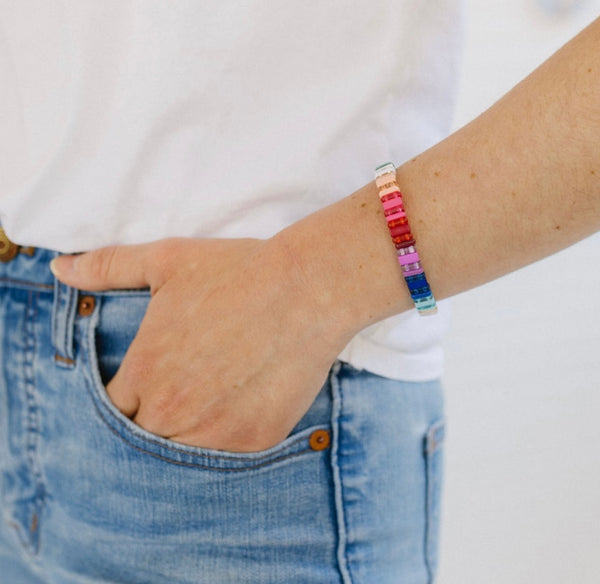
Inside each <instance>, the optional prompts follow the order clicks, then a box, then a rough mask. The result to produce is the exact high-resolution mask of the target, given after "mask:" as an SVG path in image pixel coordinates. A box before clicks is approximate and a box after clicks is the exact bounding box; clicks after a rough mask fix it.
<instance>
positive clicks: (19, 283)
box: [0, 277, 54, 290]
mask: <svg viewBox="0 0 600 584" xmlns="http://www.w3.org/2000/svg"><path fill="white" fill-rule="evenodd" d="M0 283H2V284H14V285H15V286H19V287H25V288H41V289H43V290H52V289H53V288H54V285H53V284H38V283H36V282H28V281H27V280H16V279H14V278H6V277H1V278H0Z"/></svg>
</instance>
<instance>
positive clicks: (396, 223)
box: [388, 217, 408, 229]
mask: <svg viewBox="0 0 600 584" xmlns="http://www.w3.org/2000/svg"><path fill="white" fill-rule="evenodd" d="M400 225H408V219H407V218H406V217H402V218H401V219H394V221H388V227H389V228H390V229H393V228H394V227H399V226H400Z"/></svg>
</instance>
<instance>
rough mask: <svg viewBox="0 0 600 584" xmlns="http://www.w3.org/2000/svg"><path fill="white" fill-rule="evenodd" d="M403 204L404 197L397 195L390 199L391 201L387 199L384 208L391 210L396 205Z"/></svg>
mask: <svg viewBox="0 0 600 584" xmlns="http://www.w3.org/2000/svg"><path fill="white" fill-rule="evenodd" d="M401 205H402V197H396V198H395V199H390V200H389V201H385V202H384V203H383V208H384V210H385V211H389V210H390V209H393V208H394V207H398V206H401Z"/></svg>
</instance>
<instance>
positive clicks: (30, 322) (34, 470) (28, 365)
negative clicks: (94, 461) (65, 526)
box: [23, 292, 45, 555]
mask: <svg viewBox="0 0 600 584" xmlns="http://www.w3.org/2000/svg"><path fill="white" fill-rule="evenodd" d="M26 314H27V316H26V319H25V340H26V343H25V358H24V361H23V364H24V370H23V373H24V376H23V381H24V386H25V396H26V403H27V423H26V426H25V427H26V431H27V440H26V449H27V459H28V463H29V467H30V472H31V476H32V478H33V481H34V485H35V498H34V508H35V514H36V516H37V519H36V520H35V521H36V524H35V526H33V524H30V525H26V526H23V527H24V529H25V531H26V533H27V534H28V545H27V547H28V548H29V549H30V550H31V552H32V554H33V555H36V554H37V553H38V551H39V547H40V541H39V533H40V526H39V519H40V515H41V511H42V508H43V506H44V498H45V497H44V492H45V487H44V481H43V478H42V472H41V468H40V465H39V462H38V460H37V457H36V455H37V451H38V448H39V410H38V404H37V402H36V399H35V372H34V359H35V355H36V342H35V333H34V331H33V326H34V324H35V321H36V320H37V305H36V303H35V302H34V300H33V293H32V292H29V294H28V296H27V313H26ZM32 521H33V518H32ZM33 527H35V529H34V528H33Z"/></svg>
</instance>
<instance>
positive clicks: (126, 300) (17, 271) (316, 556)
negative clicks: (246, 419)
mask: <svg viewBox="0 0 600 584" xmlns="http://www.w3.org/2000/svg"><path fill="white" fill-rule="evenodd" d="M53 255H54V254H53V252H49V251H44V250H39V249H38V250H36V251H35V253H34V254H33V256H30V255H27V254H19V255H17V257H16V258H15V259H14V260H12V261H11V262H9V263H6V264H2V265H0V326H1V327H2V328H1V330H2V334H1V336H0V362H1V368H0V477H1V482H0V489H1V490H0V497H1V499H0V501H1V508H2V520H1V521H0V580H1V581H2V582H3V583H4V582H5V583H6V584H42V583H43V584H76V583H77V584H84V583H85V584H92V583H100V582H103V583H104V582H112V583H117V582H118V583H126V584H154V583H169V584H178V583H181V584H184V583H207V584H245V583H256V584H269V583H277V584H283V583H285V584H293V583H298V584H311V583H319V584H323V583H328V584H330V583H344V584H349V583H353V584H365V583H377V584H387V583H402V584H417V583H418V584H423V583H428V582H432V581H433V578H434V574H435V569H436V557H437V542H438V537H437V533H438V523H439V500H440V479H441V453H442V448H441V447H442V445H443V437H444V427H443V411H442V409H443V406H442V393H441V388H440V384H439V383H438V382H431V383H402V382H398V381H391V380H387V379H383V378H380V377H377V376H374V375H372V374H369V373H367V372H364V371H357V370H355V369H353V368H351V367H349V366H348V365H345V364H342V363H336V364H335V366H334V367H333V369H332V371H331V375H330V378H329V380H328V382H327V383H326V384H325V386H324V387H323V388H322V390H321V392H320V394H319V396H318V397H317V399H316V400H315V402H314V404H313V406H312V407H311V409H310V410H309V412H308V413H307V414H306V416H305V417H304V418H303V419H302V420H301V422H300V423H299V424H298V426H297V427H296V428H295V429H294V431H293V432H292V434H291V435H290V436H289V437H288V438H287V439H286V440H285V441H284V442H282V443H281V444H279V445H277V446H276V447H274V448H271V449H269V450H267V451H265V452H259V453H251V454H239V453H238V454H236V453H227V452H220V451H214V450H208V449H202V448H193V447H189V446H184V445H180V444H176V443H173V442H171V441H169V440H166V439H163V438H161V437H158V436H155V435H153V434H150V433H148V432H146V431H144V430H142V429H141V428H139V427H137V426H136V425H135V424H133V423H132V422H131V421H130V420H129V419H128V418H126V417H125V416H123V415H122V414H121V413H120V412H119V411H118V410H116V409H115V408H114V407H113V405H112V404H111V403H110V401H109V400H108V399H107V395H106V392H105V390H104V384H105V383H106V381H107V380H108V379H109V378H110V377H111V375H113V374H114V371H116V369H117V367H118V366H119V363H120V361H121V359H122V356H123V354H124V352H125V350H126V349H127V347H128V345H129V344H130V342H131V340H132V338H133V336H134V335H135V332H136V330H137V327H138V325H139V322H140V321H141V319H142V317H143V315H144V312H145V308H146V306H147V303H148V301H149V296H148V294H147V293H146V292H144V291H121V292H108V293H94V294H92V295H89V294H87V293H84V292H80V291H77V290H73V289H71V288H68V287H66V286H64V285H61V284H58V283H56V282H55V281H54V279H53V278H52V275H51V273H50V271H49V269H48V263H49V261H50V259H51V258H52V257H53ZM82 299H83V300H82ZM318 431H320V432H321V433H322V432H327V435H328V436H329V437H330V443H329V444H328V445H327V444H326V442H325V443H323V442H321V443H319V442H317V443H316V446H315V441H314V440H311V436H313V437H314V436H315V434H314V433H315V432H318ZM319 444H325V446H326V447H325V448H323V447H322V446H319Z"/></svg>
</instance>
